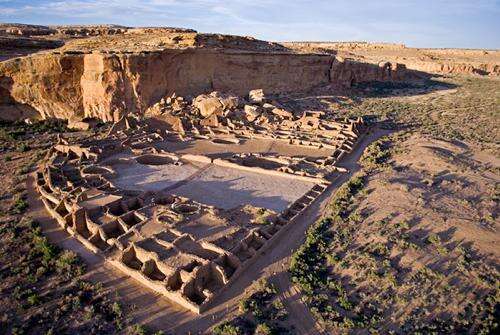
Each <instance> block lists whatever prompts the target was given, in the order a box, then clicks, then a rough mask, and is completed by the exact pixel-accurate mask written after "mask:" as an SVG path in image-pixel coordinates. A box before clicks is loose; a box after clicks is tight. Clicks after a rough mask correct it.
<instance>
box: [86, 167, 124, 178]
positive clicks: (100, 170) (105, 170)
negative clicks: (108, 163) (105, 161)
mask: <svg viewBox="0 0 500 335" xmlns="http://www.w3.org/2000/svg"><path fill="white" fill-rule="evenodd" d="M80 172H81V174H82V177H85V176H95V175H98V176H103V177H111V176H114V175H115V174H116V173H115V171H114V170H113V169H111V168H109V167H104V166H99V165H89V166H86V167H84V168H83V169H82V170H81V171H80Z"/></svg>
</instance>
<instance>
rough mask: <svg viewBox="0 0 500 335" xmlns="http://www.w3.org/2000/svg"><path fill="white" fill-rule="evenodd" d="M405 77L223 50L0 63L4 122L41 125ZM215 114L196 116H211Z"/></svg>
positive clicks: (402, 72) (61, 55)
mask: <svg viewBox="0 0 500 335" xmlns="http://www.w3.org/2000/svg"><path fill="white" fill-rule="evenodd" d="M407 75H408V73H407V71H406V69H405V68H404V66H400V65H398V64H394V65H391V64H389V63H388V64H385V65H383V66H377V65H375V66H374V65H373V64H363V63H360V62H353V61H343V60H336V59H335V56H333V55H327V54H297V53H292V52H274V51H273V52H270V51H265V52H264V51H262V52H261V51H252V52H251V51H248V50H231V49H219V48H213V49H211V48H187V49H166V50H162V51H148V52H132V53H129V52H117V53H112V52H98V51H94V52H90V53H87V52H81V51H71V52H70V51H67V52H61V51H53V52H51V53H44V54H34V55H31V56H27V57H23V58H15V59H10V60H7V61H4V62H1V63H0V95H1V96H0V102H1V103H0V118H3V119H9V120H15V119H24V118H26V117H33V114H38V117H39V118H52V117H55V118H61V119H70V118H71V119H76V120H77V119H84V118H98V119H101V120H104V121H118V120H119V119H121V118H122V117H123V116H124V115H126V114H129V113H132V114H144V113H145V112H146V111H147V110H148V109H149V108H151V107H152V106H154V105H155V104H156V103H158V102H159V101H160V100H161V99H162V98H164V97H166V96H170V95H171V94H173V93H177V94H179V95H180V96H196V95H199V94H203V93H206V92H211V91H214V90H217V91H222V92H232V93H234V94H235V95H238V96H243V95H246V94H247V93H248V92H249V91H250V90H252V89H255V88H261V89H263V90H264V91H265V92H266V94H275V93H286V92H299V91H308V90H310V89H312V88H314V87H316V86H322V85H328V84H331V83H334V84H341V85H346V86H350V85H351V84H352V83H353V82H363V81H372V80H400V79H404V78H406V77H407ZM255 99H259V97H258V94H256V97H255ZM216 100H219V101H218V102H217V101H216ZM214 101H215V102H216V104H217V105H218V104H219V103H220V104H222V105H224V106H225V105H229V106H231V105H234V104H238V101H237V99H236V100H235V99H234V97H226V98H224V97H218V98H217V99H214ZM212 107H214V106H212ZM212 107H210V108H205V107H203V108H199V109H200V110H201V112H202V114H203V113H205V114H206V116H209V114H210V113H212V112H213V111H212V109H213V108H212ZM215 107H217V106H215ZM219 107H220V106H219ZM26 109H29V111H30V113H29V114H30V115H28V114H27V113H26ZM224 109H226V107H224ZM35 116H36V115H35Z"/></svg>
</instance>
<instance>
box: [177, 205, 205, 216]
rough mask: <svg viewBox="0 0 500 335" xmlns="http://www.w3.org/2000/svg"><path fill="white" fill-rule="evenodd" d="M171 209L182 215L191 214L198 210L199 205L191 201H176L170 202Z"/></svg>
mask: <svg viewBox="0 0 500 335" xmlns="http://www.w3.org/2000/svg"><path fill="white" fill-rule="evenodd" d="M171 208H172V210H173V211H174V212H176V213H178V214H182V215H192V214H196V213H198V212H199V211H200V206H199V205H197V204H192V203H185V202H177V203H175V204H172V207H171Z"/></svg>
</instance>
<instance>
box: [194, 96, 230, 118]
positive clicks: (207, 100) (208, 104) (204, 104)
mask: <svg viewBox="0 0 500 335" xmlns="http://www.w3.org/2000/svg"><path fill="white" fill-rule="evenodd" d="M193 106H195V107H196V108H198V110H199V111H200V114H201V116H203V117H209V116H210V115H212V114H214V113H215V114H218V115H222V114H223V112H224V106H223V105H222V103H221V102H220V100H219V99H218V98H216V97H213V96H210V95H206V94H202V95H199V96H197V97H196V98H195V99H194V100H193Z"/></svg>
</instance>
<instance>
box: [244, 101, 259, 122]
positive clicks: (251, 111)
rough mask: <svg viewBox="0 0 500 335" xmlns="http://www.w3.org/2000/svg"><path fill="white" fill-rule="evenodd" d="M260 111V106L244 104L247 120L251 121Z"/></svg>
mask: <svg viewBox="0 0 500 335" xmlns="http://www.w3.org/2000/svg"><path fill="white" fill-rule="evenodd" d="M261 113H262V110H261V108H260V107H258V106H251V105H245V116H246V119H247V120H248V122H253V121H254V120H255V119H256V118H257V117H259V115H260V114H261Z"/></svg>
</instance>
